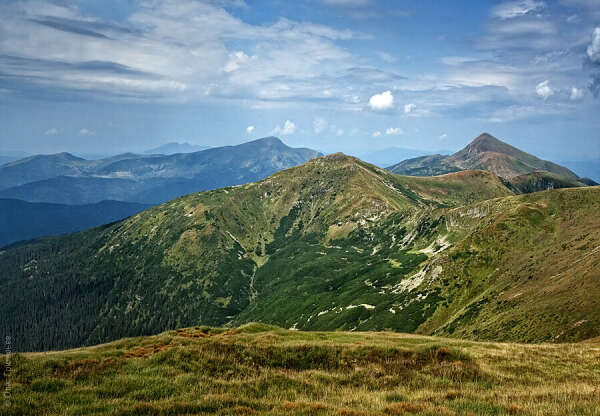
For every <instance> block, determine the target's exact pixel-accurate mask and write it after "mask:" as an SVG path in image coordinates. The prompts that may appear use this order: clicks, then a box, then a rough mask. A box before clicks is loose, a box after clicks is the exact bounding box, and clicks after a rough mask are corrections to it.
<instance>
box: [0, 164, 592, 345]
mask: <svg viewBox="0 0 600 416" xmlns="http://www.w3.org/2000/svg"><path fill="white" fill-rule="evenodd" d="M599 191H600V189H598V188H582V189H573V190H571V192H569V193H562V192H560V191H551V192H543V193H539V194H533V195H528V196H524V197H522V196H518V197H517V196H514V194H513V193H512V192H511V191H510V190H509V189H508V188H507V187H506V186H505V185H504V183H503V182H502V180H501V179H500V178H499V177H497V176H496V175H494V174H493V173H491V172H486V171H467V172H457V173H453V174H449V175H446V176H442V177H420V178H418V177H402V176H398V175H395V174H392V173H389V172H387V171H385V170H383V169H380V168H377V167H375V166H373V165H369V164H367V163H364V162H362V161H360V160H358V159H355V158H351V157H347V156H344V155H342V154H334V155H329V156H326V157H322V158H318V159H313V160H311V161H309V162H307V163H305V164H303V165H301V166H298V167H295V168H290V169H287V170H284V171H281V172H279V173H276V174H274V175H272V176H270V177H269V178H267V179H265V180H263V181H260V182H257V183H250V184H246V185H241V186H235V187H228V188H222V189H218V190H214V191H208V192H201V193H196V194H192V195H188V196H185V197H181V198H177V199H174V200H172V201H169V202H167V203H165V204H163V205H160V206H157V207H153V208H150V209H148V210H146V211H144V212H142V213H139V214H137V215H135V216H133V217H131V218H129V219H126V220H124V221H121V222H119V223H116V224H113V225H110V226H106V227H100V228H97V229H94V230H89V231H86V232H84V233H79V234H73V235H70V236H66V237H61V238H54V239H47V240H43V241H40V242H38V243H36V244H31V245H25V246H22V247H18V248H16V249H13V250H9V251H5V252H2V253H0V264H1V265H2V266H3V267H2V268H1V269H0V285H1V286H2V287H3V289H6V290H10V291H11V292H12V293H15V294H16V296H15V297H14V299H9V300H8V301H7V302H6V303H5V304H4V305H2V306H1V307H2V308H3V309H2V310H1V312H2V313H1V314H0V317H1V319H0V330H1V331H0V335H2V334H6V333H10V334H14V336H15V339H17V340H18V341H17V342H19V343H20V344H18V346H15V348H19V349H26V350H38V349H49V348H61V347H67V346H75V345H90V344H95V343H99V342H103V341H107V340H111V339H116V338H119V337H122V336H126V335H148V334H152V333H156V332H160V331H163V330H166V329H172V328H177V327H182V326H191V325H196V324H199V323H202V324H209V325H218V326H220V325H225V324H233V325H235V324H241V323H244V322H249V321H257V320H260V321H262V322H266V323H272V324H276V325H280V326H284V327H288V328H290V327H292V328H296V329H308V330H333V329H347V330H373V329H378V330H380V329H393V330H396V331H409V332H412V331H417V330H419V331H421V332H425V333H430V332H436V333H437V332H440V333H445V334H452V335H455V334H456V335H457V334H458V332H457V331H456V330H454V332H452V331H450V329H449V328H452V327H454V326H453V322H455V321H457V319H458V318H459V317H460V316H462V315H461V311H463V309H464V308H466V307H468V306H469V305H471V304H472V303H474V302H479V301H480V300H481V299H483V297H484V295H485V290H486V289H485V287H486V285H487V283H486V282H490V281H493V283H494V284H493V285H492V286H489V287H490V290H491V289H494V290H495V292H494V293H491V292H490V293H489V297H488V298H487V300H488V303H489V304H490V305H491V304H493V305H496V303H494V302H498V301H500V300H502V299H503V298H502V296H503V295H502V294H501V293H500V292H501V290H499V288H502V289H503V290H504V287H505V286H507V285H508V284H509V283H510V282H509V280H507V277H506V275H511V276H513V275H515V273H517V272H518V273H521V269H522V270H527V269H526V268H523V267H522V266H523V265H522V264H521V263H518V262H511V261H510V260H511V257H502V256H504V255H508V254H510V253H511V252H512V251H511V250H513V248H511V247H513V246H514V247H519V248H520V250H522V252H528V251H529V250H531V251H532V253H535V255H536V256H538V257H537V258H538V259H540V260H539V261H541V259H544V258H545V257H547V256H548V255H549V253H553V252H554V251H556V250H559V249H560V250H562V244H563V243H565V244H568V241H570V240H571V239H572V240H575V241H587V242H589V244H590V245H583V246H581V247H582V248H581V247H579V245H574V246H573V247H570V246H568V247H567V249H566V251H565V252H564V253H563V254H564V256H562V255H561V257H560V259H562V260H561V262H563V261H566V260H567V259H569V258H572V257H571V256H572V255H573V253H581V254H582V255H588V254H589V252H591V250H592V249H593V248H594V247H595V246H593V244H595V240H594V238H595V237H593V236H591V237H590V236H589V235H586V234H585V233H586V232H587V233H588V234H589V230H590V229H593V227H596V226H597V224H596V223H595V222H594V221H596V219H595V216H590V215H588V214H589V213H592V212H594V210H595V209H597V203H598V200H599V199H600V195H599ZM557 195H563V196H564V198H566V199H567V200H572V201H571V202H569V203H570V204H571V205H569V206H570V208H571V209H574V208H575V207H578V208H577V209H574V211H575V212H577V213H580V214H577V215H575V214H573V213H571V212H570V211H569V209H566V208H565V209H562V208H561V209H559V208H556V209H555V210H554V211H548V212H545V211H544V212H543V213H542V214H543V215H542V217H543V221H541V222H540V223H539V224H542V225H544V227H542V228H537V225H538V223H536V222H535V220H536V217H535V215H534V214H535V213H533V214H532V213H530V211H529V209H528V208H527V206H528V204H533V202H530V201H533V200H534V199H535V198H537V199H535V201H538V200H539V201H538V202H536V203H539V204H544V203H545V204H547V205H548V206H549V207H554V206H556V204H557V203H556V202H555V199H556V198H558V197H557ZM520 198H523V199H520ZM527 198H531V199H527ZM544 201H547V202H544ZM577 204H579V206H578V205H577ZM520 206H525V208H523V209H521V208H518V207H520ZM558 206H559V207H560V205H558ZM515 207H516V208H515ZM456 210H459V211H456ZM461 210H463V211H461ZM530 216H533V217H532V218H533V219H531V221H533V222H530ZM505 217H506V218H513V217H514V218H515V219H514V221H516V222H517V223H518V224H520V223H521V222H523V223H524V224H530V225H529V227H530V228H526V227H524V226H519V227H518V228H517V232H515V234H511V233H509V232H508V231H506V230H505V228H502V227H509V225H510V224H511V223H507V224H508V225H505V226H495V227H490V226H489V224H490V222H492V223H494V221H497V222H499V221H500V218H505ZM565 218H572V221H573V222H574V223H573V224H572V225H571V226H569V227H567V225H566V224H567V222H566V220H565ZM456 224H458V225H459V226H456ZM546 228H548V229H552V230H554V229H556V230H563V229H565V230H567V231H568V232H567V231H560V232H558V231H557V234H552V233H549V232H547V231H545V230H546ZM507 229H508V230H511V229H512V228H510V227H509V228H507ZM518 232H522V233H527V234H526V237H527V238H525V239H523V240H522V241H523V242H522V243H520V245H519V244H517V243H516V242H518V241H520V240H518V238H519V234H518ZM544 233H546V234H544ZM484 236H486V238H488V240H482V241H483V242H481V243H479V244H481V246H482V249H481V250H479V251H477V250H474V249H473V248H472V246H473V247H474V243H473V241H480V240H481V239H482V238H483V237H484ZM534 237H536V238H548V241H549V242H548V243H547V244H539V242H538V241H537V240H535V239H534ZM477 239H479V240H477ZM578 239H579V240H578ZM588 240H589V241H588ZM504 244H510V246H506V247H505V246H504ZM484 249H485V250H487V251H485V250H484ZM574 250H576V251H574ZM448 253H450V254H448ZM452 253H455V254H452ZM486 253H487V254H486ZM489 253H491V254H489ZM507 253H508V254H507ZM561 253H562V252H561ZM500 254H501V255H502V256H501V255H500ZM486 256H496V257H493V258H492V259H488V258H487V257H486ZM494 259H497V260H494ZM485 262H489V264H498V265H499V266H503V265H505V266H507V267H508V266H510V267H515V270H512V269H511V268H510V267H509V268H507V269H505V272H503V273H501V274H500V275H498V276H497V275H493V276H491V277H489V278H488V276H489V274H490V271H489V270H487V269H486V268H485V267H484V268H481V267H482V266H478V264H480V263H485ZM497 262H498V263H497ZM500 262H501V263H500ZM560 264H562V263H560ZM586 264H587V263H586ZM517 267H518V268H517ZM536 267H537V266H536ZM589 267H590V268H589V272H590V273H592V274H591V276H592V277H593V276H594V273H597V271H598V267H597V265H596V264H595V263H591V264H589ZM536 270H537V269H536ZM548 271H549V269H548V268H543V267H541V266H540V268H539V273H538V272H536V276H537V278H538V279H539V281H540V282H547V281H548V279H549V278H550V276H549V275H548ZM511 272H514V273H513V274H511ZM448 273H454V274H452V275H451V277H452V279H453V281H452V280H449V279H450V277H448V276H449V275H448ZM482 274H483V275H485V276H486V279H488V280H486V279H483V278H482ZM455 276H456V277H455ZM580 278H581V275H580V274H579V269H573V272H572V273H570V274H569V276H568V280H569V281H570V282H578V281H579V279H580ZM490 279H492V280H490ZM519 279H521V278H519ZM519 281H520V280H519ZM588 283H589V285H590V287H588V288H587V290H584V291H582V292H581V293H580V295H581V297H582V299H585V301H581V302H579V304H575V305H570V306H569V307H566V306H565V303H564V299H563V298H562V297H558V296H557V297H556V299H555V301H554V303H553V304H552V305H553V306H556V307H559V309H558V310H557V311H556V312H555V315H556V317H555V318H553V321H552V323H551V324H550V323H548V322H549V321H548V320H547V319H545V317H544V316H540V320H539V321H537V325H536V326H535V328H533V329H531V330H526V329H525V328H523V327H519V325H517V324H518V323H519V322H517V324H514V325H513V324H511V325H513V327H514V328H515V329H514V330H513V331H512V332H511V331H509V329H510V328H505V327H502V328H504V329H503V331H504V332H502V331H497V332H496V333H495V334H496V335H494V334H492V333H479V332H476V331H475V329H477V328H480V325H483V323H484V322H486V321H485V319H487V316H488V315H487V312H486V311H488V310H489V311H497V309H493V308H492V309H486V308H488V306H489V305H487V306H486V305H483V306H485V307H483V306H482V305H479V306H478V308H479V309H481V310H482V313H481V314H475V313H471V312H469V314H468V317H471V318H472V321H469V322H470V323H469V325H464V331H462V332H461V335H464V336H469V337H473V338H479V337H481V338H489V339H499V337H501V336H505V335H506V334H509V335H510V336H511V337H513V338H514V339H520V340H527V341H536V340H549V338H552V339H550V340H557V341H563V340H565V339H576V340H578V339H582V338H584V337H591V336H596V335H597V334H596V333H595V330H594V329H593V328H594V325H595V324H596V323H597V322H598V317H597V316H596V312H594V310H593V308H592V306H593V304H594V303H593V301H592V300H590V298H588V296H590V295H592V294H595V293H596V292H595V289H594V287H595V286H594V285H596V281H595V280H593V279H592V280H591V281H590V282H588ZM503 284H504V286H502V285H503ZM482 288H484V289H482ZM555 293H558V292H552V294H555ZM20 296H27V297H28V299H30V302H29V303H28V305H27V306H26V307H25V306H24V305H22V304H21V303H19V302H18V301H17V299H19V298H20ZM521 299H522V300H523V301H524V302H525V303H524V305H523V306H518V308H517V312H518V311H527V310H535V308H533V309H532V306H531V305H530V302H532V301H533V299H535V297H534V296H529V295H528V296H524V297H523V298H521ZM528 308H529V309H528ZM561 308H562V309H561ZM572 308H576V309H577V311H576V312H574V311H572V310H571V309H572ZM479 309H477V311H478V310H479ZM9 311H10V313H9ZM444 311H447V312H444ZM157 312H158V313H157ZM484 312H485V313H484ZM490 313H491V312H490ZM536 313H537V312H536ZM585 313H589V317H588V318H587V321H586V322H588V323H586V324H585V325H583V324H580V326H578V328H581V329H579V330H577V331H572V332H569V335H568V336H567V337H564V339H563V338H561V337H558V338H556V339H554V338H553V337H556V335H558V334H559V333H560V332H562V331H564V330H565V329H567V327H568V326H569V325H571V321H570V319H571V318H572V317H575V316H581V315H582V314H585ZM9 315H10V316H11V319H7V318H5V317H6V316H9ZM521 317H522V316H521ZM461 319H462V318H461ZM502 319H504V318H502ZM510 319H513V317H511V316H509V315H506V320H505V321H503V322H504V323H506V322H511V321H510ZM547 321H548V322H547ZM503 322H499V323H498V325H504V323H503ZM486 325H488V324H487V323H486ZM596 327H598V325H596ZM31 334H36V336H35V337H33V336H31ZM37 334H42V335H41V336H37ZM506 336H508V335H506Z"/></svg>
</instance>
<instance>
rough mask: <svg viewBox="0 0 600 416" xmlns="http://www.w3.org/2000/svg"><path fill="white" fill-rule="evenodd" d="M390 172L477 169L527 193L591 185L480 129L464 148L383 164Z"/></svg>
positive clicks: (428, 173) (431, 173) (439, 172)
mask: <svg viewBox="0 0 600 416" xmlns="http://www.w3.org/2000/svg"><path fill="white" fill-rule="evenodd" d="M387 169H388V170H389V171H390V172H393V173H397V174H400V175H411V176H435V175H443V174H447V173H452V172H460V171H464V170H472V169H480V170H487V171H489V172H493V173H495V174H496V175H498V176H500V177H502V178H503V179H504V180H505V181H506V183H507V185H508V186H509V187H510V188H511V189H513V190H514V191H516V192H520V193H530V192H536V191H540V190H545V189H554V188H565V187H577V186H588V185H595V184H596V183H595V182H594V181H593V180H590V179H588V178H579V177H578V176H577V175H576V174H575V173H574V172H573V171H571V170H569V169H568V168H565V167H563V166H560V165H558V164H556V163H553V162H549V161H546V160H542V159H539V158H537V157H535V156H533V155H531V154H529V153H526V152H523V151H522V150H519V149H517V148H516V147H514V146H511V145H509V144H507V143H504V142H503V141H501V140H498V139H497V138H495V137H493V136H491V135H490V134H487V133H484V134H482V135H480V136H479V137H477V138H476V139H475V140H473V141H472V142H471V143H469V144H468V145H467V146H466V147H465V148H464V149H462V150H460V151H458V152H456V153H454V154H453V155H450V156H444V155H439V154H437V155H428V156H421V157H417V158H413V159H408V160H404V161H402V162H400V163H398V164H396V165H393V166H390V167H388V168H387Z"/></svg>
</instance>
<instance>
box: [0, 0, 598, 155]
mask: <svg viewBox="0 0 600 416" xmlns="http://www.w3.org/2000/svg"><path fill="white" fill-rule="evenodd" d="M0 16H2V20H1V22H0V125H1V126H2V129H1V130H0V153H2V151H8V150H24V151H27V152H33V153H50V152H59V151H71V152H79V153H81V152H86V153H94V152H96V153H98V152H102V153H116V152H122V151H140V150H144V149H147V148H151V147H154V146H156V145H160V144H163V143H165V142H169V141H180V142H190V143H195V144H205V145H212V146H218V145H228V144H237V143H241V142H243V141H247V140H249V139H255V138H259V137H264V136H268V135H277V136H279V137H281V138H282V139H283V140H284V141H285V142H286V143H288V144H290V145H293V146H308V147H312V148H316V149H319V150H322V151H325V152H331V151H344V152H347V153H353V154H360V153H364V152H368V151H369V150H376V149H382V148H386V147H389V146H398V147H408V148H416V149H426V150H456V149H458V148H459V147H462V146H464V145H465V144H466V143H467V142H468V141H470V140H471V139H473V138H474V137H475V136H477V135H478V134H479V133H481V132H483V131H487V132H490V133H492V134H494V135H495V136H497V137H499V138H501V139H504V140H506V141H508V142H509V143H512V144H515V145H517V146H520V147H522V148H523V149H525V150H528V151H531V152H535V153H536V154H539V155H541V156H544V157H548V158H554V159H559V160H566V159H586V158H591V157H599V156H600V0H555V1H550V0H515V1H488V0H481V1H467V0H457V1H443V2H442V1H437V0H295V1H287V0H165V1H158V0H129V1H125V0H104V1H101V2H99V1H95V0H79V1H75V0H73V1H68V0H35V1H28V0H20V1H13V0H2V2H1V3H0Z"/></svg>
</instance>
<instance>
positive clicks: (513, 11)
mask: <svg viewBox="0 0 600 416" xmlns="http://www.w3.org/2000/svg"><path fill="white" fill-rule="evenodd" d="M544 6H545V4H544V2H542V1H535V0H519V1H508V2H505V3H502V4H499V5H498V6H496V7H494V8H493V9H492V16H494V17H497V18H499V19H513V18H515V17H520V16H525V15H526V14H528V13H531V12H536V11H538V10H541V9H543V8H544Z"/></svg>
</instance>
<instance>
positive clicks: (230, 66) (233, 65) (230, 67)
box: [223, 51, 250, 72]
mask: <svg viewBox="0 0 600 416" xmlns="http://www.w3.org/2000/svg"><path fill="white" fill-rule="evenodd" d="M249 60H250V57H249V56H248V55H246V54H245V53H244V52H243V51H238V52H234V53H230V54H229V60H228V61H227V63H226V64H225V67H224V68H223V71H225V72H233V71H236V70H238V69H239V68H240V66H242V65H244V64H246V63H247V62H248V61H249Z"/></svg>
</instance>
